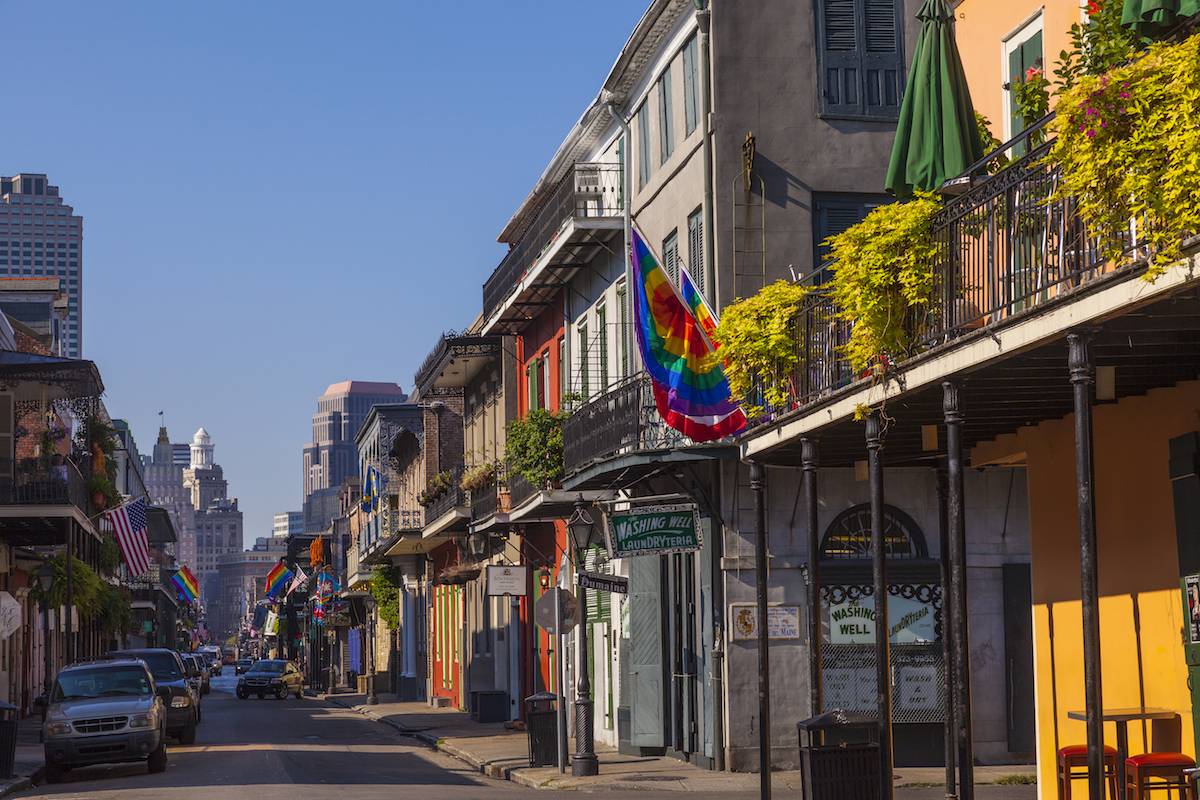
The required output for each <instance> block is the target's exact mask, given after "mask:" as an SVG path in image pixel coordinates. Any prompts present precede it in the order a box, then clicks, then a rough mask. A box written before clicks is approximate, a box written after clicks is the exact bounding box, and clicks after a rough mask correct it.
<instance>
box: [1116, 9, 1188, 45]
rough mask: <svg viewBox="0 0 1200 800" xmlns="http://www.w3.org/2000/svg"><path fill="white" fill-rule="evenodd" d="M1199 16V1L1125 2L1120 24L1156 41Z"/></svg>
mask: <svg viewBox="0 0 1200 800" xmlns="http://www.w3.org/2000/svg"><path fill="white" fill-rule="evenodd" d="M1196 14H1200V0H1125V6H1124V7H1123V8H1122V9H1121V24H1122V25H1124V26H1125V27H1126V28H1132V29H1133V30H1134V31H1137V32H1138V33H1139V34H1141V35H1142V36H1145V37H1146V38H1147V39H1157V38H1159V37H1161V36H1162V35H1163V34H1165V33H1169V32H1170V31H1172V30H1174V29H1175V28H1177V27H1179V26H1180V25H1182V24H1183V23H1184V22H1186V21H1187V19H1188V18H1189V17H1193V16H1195V15H1196Z"/></svg>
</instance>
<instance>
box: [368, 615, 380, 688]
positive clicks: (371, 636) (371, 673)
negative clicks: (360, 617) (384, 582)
mask: <svg viewBox="0 0 1200 800" xmlns="http://www.w3.org/2000/svg"><path fill="white" fill-rule="evenodd" d="M376 611H377V609H376V608H375V603H374V602H372V603H371V613H370V615H369V616H368V617H367V631H368V636H367V639H368V640H369V646H368V647H367V656H368V657H369V658H368V661H369V662H370V666H369V667H368V669H367V705H369V706H373V705H378V704H379V695H377V694H375V613H376Z"/></svg>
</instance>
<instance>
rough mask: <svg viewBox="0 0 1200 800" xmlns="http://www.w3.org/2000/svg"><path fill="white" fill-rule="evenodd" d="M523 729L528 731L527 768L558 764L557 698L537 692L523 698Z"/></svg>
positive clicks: (553, 695) (550, 694)
mask: <svg viewBox="0 0 1200 800" xmlns="http://www.w3.org/2000/svg"><path fill="white" fill-rule="evenodd" d="M525 729H526V730H527V731H529V766H531V767H553V766H555V765H556V764H558V696H557V695H555V694H554V693H553V692H538V693H537V694H534V695H530V696H529V697H526V698H525Z"/></svg>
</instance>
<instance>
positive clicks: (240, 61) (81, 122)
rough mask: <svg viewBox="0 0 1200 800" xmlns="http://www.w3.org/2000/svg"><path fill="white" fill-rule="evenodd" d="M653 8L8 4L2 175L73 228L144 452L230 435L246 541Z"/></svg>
mask: <svg viewBox="0 0 1200 800" xmlns="http://www.w3.org/2000/svg"><path fill="white" fill-rule="evenodd" d="M647 2H648V0H607V2H604V3H601V4H596V3H584V2H580V1H579V0H541V1H540V2H538V1H537V0H505V2H482V0H473V1H472V2H450V1H447V0H443V2H417V0H347V2H338V3H329V2H315V0H314V1H310V0H255V1H254V2H244V0H237V1H235V0H204V2H186V3H178V2H163V1H162V0H141V1H140V2H134V0H112V1H110V2H96V1H95V0H77V2H56V1H54V0H38V2H34V3H29V2H16V1H15V0H0V19H2V20H3V23H4V25H3V27H4V30H5V80H4V89H3V95H4V107H5V109H6V113H5V123H4V126H3V127H4V130H3V133H2V134H0V173H2V174H6V175H7V174H12V173H16V172H20V171H27V172H44V173H47V174H48V175H49V176H50V180H51V182H52V183H54V184H57V185H58V186H59V187H60V188H61V190H62V194H63V196H64V198H65V199H66V201H67V202H68V203H70V204H72V205H73V206H74V207H75V210H76V212H77V213H79V214H81V215H83V217H84V282H83V286H84V355H85V357H87V358H91V359H93V360H95V361H96V362H97V364H98V365H99V367H100V370H101V373H102V375H103V376H104V381H105V384H106V386H107V393H106V403H107V406H108V408H109V411H110V413H112V414H113V416H119V417H124V418H126V419H128V420H129V421H130V422H131V424H132V425H133V429H134V432H135V435H136V437H137V439H138V445H139V447H140V448H141V449H142V450H143V451H144V452H149V450H150V448H151V447H152V445H153V442H154V437H155V434H156V432H157V425H158V417H157V413H158V411H159V410H163V411H165V412H166V421H167V426H168V429H169V431H170V433H171V438H172V439H173V440H175V441H185V440H187V439H190V437H191V434H192V433H193V432H194V431H195V430H196V428H197V427H199V426H200V425H204V426H205V427H206V428H208V430H209V432H210V433H211V434H212V435H213V438H214V441H215V443H216V448H217V449H216V456H217V460H218V462H220V463H221V464H222V465H223V466H224V467H225V473H226V476H227V477H228V479H229V481H230V489H231V493H233V494H235V495H236V496H238V497H239V498H240V500H241V507H242V508H243V510H244V511H245V518H246V538H247V541H249V542H252V541H253V539H254V537H255V536H265V535H268V533H269V531H270V525H271V515H272V514H273V513H274V512H276V511H283V510H287V509H296V508H299V506H300V491H301V486H300V479H301V474H300V473H301V470H300V450H301V447H302V446H303V445H304V443H305V442H306V441H308V438H309V434H310V416H311V414H312V412H313V410H314V408H315V403H316V398H317V396H318V395H319V394H320V393H321V392H322V391H323V390H324V389H325V387H326V386H327V385H328V384H330V383H333V382H335V381H338V380H343V379H347V378H355V379H360V380H395V381H398V382H399V383H400V384H401V385H402V386H403V387H404V388H405V389H406V390H407V389H410V388H411V384H412V374H413V371H414V369H415V368H416V366H417V365H418V364H419V363H420V361H421V359H422V358H423V357H424V355H425V353H426V352H428V350H429V349H430V347H431V346H432V344H433V342H434V339H435V337H436V335H437V334H438V332H439V331H441V330H442V329H445V328H457V327H462V326H464V325H466V324H468V323H469V322H470V321H471V319H472V318H473V316H474V315H475V314H476V313H477V312H478V310H479V305H480V286H481V284H482V282H483V280H484V278H485V277H486V276H487V275H488V274H489V273H490V272H491V270H492V269H493V268H494V267H495V265H496V263H497V262H498V261H499V258H500V256H501V255H502V252H503V248H502V247H501V246H500V245H498V244H496V241H495V240H496V235H497V234H498V233H499V232H500V229H501V228H502V227H503V225H504V223H505V222H506V221H507V219H508V217H509V216H510V215H511V214H512V212H513V211H514V210H515V209H516V206H517V204H518V203H519V202H520V201H521V199H523V198H524V197H525V195H526V194H527V193H528V191H529V190H530V188H531V187H532V185H533V183H534V181H535V180H536V178H537V176H538V175H539V174H540V173H541V170H542V168H543V167H544V166H545V164H546V162H547V161H548V160H549V158H550V156H551V155H552V154H553V152H554V149H555V148H556V147H557V145H558V144H559V142H561V141H562V138H563V136H564V135H565V134H566V132H567V131H568V130H569V128H570V126H571V125H572V124H573V123H574V121H575V120H576V119H577V117H578V116H579V114H580V113H582V111H583V110H584V108H585V106H586V104H587V103H588V102H589V101H590V100H591V99H592V98H593V96H594V95H595V93H596V92H597V91H598V90H599V88H600V84H601V82H602V80H603V78H604V76H605V75H606V74H607V72H608V69H609V68H610V67H611V65H612V63H613V62H614V61H615V59H616V56H617V54H618V52H619V50H620V48H621V46H622V45H623V44H624V42H625V40H626V38H627V36H628V35H629V32H630V31H631V30H632V28H633V26H634V25H635V24H636V22H637V20H638V18H639V17H640V15H641V14H642V12H643V11H644V9H645V6H646V4H647Z"/></svg>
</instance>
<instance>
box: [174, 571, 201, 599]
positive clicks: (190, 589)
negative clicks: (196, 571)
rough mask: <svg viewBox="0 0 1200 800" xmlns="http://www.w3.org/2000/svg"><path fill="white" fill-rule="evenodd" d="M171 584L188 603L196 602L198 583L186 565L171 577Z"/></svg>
mask: <svg viewBox="0 0 1200 800" xmlns="http://www.w3.org/2000/svg"><path fill="white" fill-rule="evenodd" d="M171 582H172V583H174V584H175V588H176V589H178V590H179V593H180V594H182V595H183V596H184V597H185V598H187V601H188V602H189V603H194V602H196V598H197V597H199V596H200V582H199V581H197V580H196V576H195V575H193V574H192V571H191V570H190V569H188V568H187V566H186V565H184V566H181V567H180V568H179V571H178V572H176V573H175V574H174V575H172V576H171Z"/></svg>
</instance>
